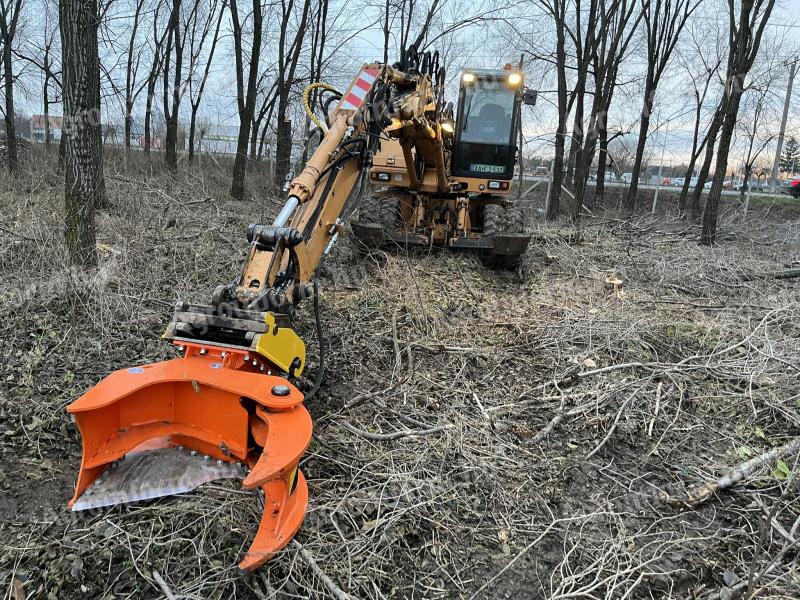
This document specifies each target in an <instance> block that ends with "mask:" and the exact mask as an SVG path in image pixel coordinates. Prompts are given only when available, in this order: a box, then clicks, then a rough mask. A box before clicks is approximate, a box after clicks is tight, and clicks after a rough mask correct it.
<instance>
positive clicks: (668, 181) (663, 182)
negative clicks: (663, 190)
mask: <svg viewBox="0 0 800 600" xmlns="http://www.w3.org/2000/svg"><path fill="white" fill-rule="evenodd" d="M661 185H672V179H670V178H669V177H664V179H662V180H661Z"/></svg>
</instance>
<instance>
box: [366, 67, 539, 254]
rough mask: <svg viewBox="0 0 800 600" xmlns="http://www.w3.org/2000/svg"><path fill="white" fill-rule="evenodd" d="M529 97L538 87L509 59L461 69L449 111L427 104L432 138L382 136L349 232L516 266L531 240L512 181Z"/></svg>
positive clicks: (532, 99)
mask: <svg viewBox="0 0 800 600" xmlns="http://www.w3.org/2000/svg"><path fill="white" fill-rule="evenodd" d="M442 87H443V86H442ZM535 103H536V92H534V91H532V90H528V89H527V88H525V86H524V74H523V72H522V71H520V70H515V69H513V68H512V67H511V65H506V67H505V68H504V69H492V70H488V69H467V70H465V71H463V72H462V74H461V77H460V91H459V96H458V102H457V104H456V106H455V111H454V107H453V105H452V104H445V103H444V102H443V101H441V102H437V103H435V104H433V103H432V104H430V105H429V106H430V111H429V112H430V113H431V114H430V120H431V121H432V122H435V123H437V125H438V127H436V128H434V129H433V130H432V131H430V132H429V136H430V137H431V138H433V144H428V145H424V144H420V143H418V144H417V145H416V146H412V145H411V144H408V143H407V142H406V143H405V144H404V143H402V140H394V139H391V138H390V139H388V140H383V141H381V146H380V150H379V151H378V153H377V154H376V155H375V157H374V159H373V162H372V169H371V174H370V180H371V182H372V184H373V189H372V192H373V193H372V196H371V197H370V198H366V199H365V200H364V201H363V202H362V204H361V207H360V208H361V210H360V214H359V218H358V220H356V221H354V222H353V223H352V224H351V225H352V229H353V233H354V234H355V236H356V237H357V238H358V239H359V240H360V241H361V242H362V243H363V244H364V245H365V246H366V247H370V246H376V245H379V246H380V245H386V246H392V245H394V246H400V247H405V246H409V245H419V246H425V247H427V246H429V245H432V244H438V245H444V246H449V247H452V248H466V249H472V250H475V251H477V252H478V253H479V254H480V255H481V258H482V259H484V262H485V263H486V264H488V265H489V266H492V267H501V268H510V269H516V268H518V267H519V265H520V264H521V256H522V255H523V254H524V253H525V251H526V249H527V247H528V243H529V241H530V238H531V236H530V235H527V234H526V233H525V225H524V215H523V212H522V209H521V207H520V206H519V205H517V204H515V202H514V200H513V199H511V191H512V187H511V184H512V179H513V178H514V166H515V164H516V161H517V157H518V151H519V148H518V147H517V146H518V143H519V135H520V127H521V113H522V110H521V107H522V105H523V104H526V105H529V106H530V105H534V104H535ZM441 107H443V108H441ZM454 112H455V115H454V114H453V113H454ZM430 146H433V147H434V149H435V152H431V151H430Z"/></svg>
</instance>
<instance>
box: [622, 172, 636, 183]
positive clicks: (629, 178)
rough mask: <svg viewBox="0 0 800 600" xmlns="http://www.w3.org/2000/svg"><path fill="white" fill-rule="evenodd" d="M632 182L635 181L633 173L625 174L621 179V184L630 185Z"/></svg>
mask: <svg viewBox="0 0 800 600" xmlns="http://www.w3.org/2000/svg"><path fill="white" fill-rule="evenodd" d="M631 181H633V173H623V174H622V175H621V176H620V178H619V182H620V183H630V182H631Z"/></svg>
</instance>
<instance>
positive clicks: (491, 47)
mask: <svg viewBox="0 0 800 600" xmlns="http://www.w3.org/2000/svg"><path fill="white" fill-rule="evenodd" d="M486 1H491V0H486ZM709 1H710V0H709ZM778 3H779V4H778V7H777V9H776V12H775V14H774V15H773V16H772V18H771V23H770V26H769V27H770V31H772V32H774V33H781V34H782V35H783V36H784V37H785V38H787V39H789V41H790V42H793V43H794V46H795V48H796V49H800V0H778ZM346 4H347V5H348V6H350V7H353V6H356V8H357V5H354V4H352V3H346ZM377 4H381V5H382V2H381V3H377ZM377 4H376V5H375V7H373V8H369V7H368V5H366V4H365V5H364V6H365V8H364V9H363V10H357V11H356V12H355V13H348V14H346V15H344V16H343V17H342V20H340V22H339V23H338V24H337V27H338V29H339V31H340V33H341V35H343V36H347V37H349V38H351V39H349V41H347V43H346V45H345V46H344V47H343V48H342V49H341V50H340V51H339V52H338V56H337V60H336V64H335V65H334V66H333V68H332V69H331V70H330V71H329V72H328V73H327V74H326V79H328V80H329V81H330V83H333V84H334V85H337V86H340V87H342V86H345V85H347V82H348V80H349V79H350V76H351V75H350V74H351V73H353V74H354V73H355V72H356V71H357V68H358V64H360V63H361V62H371V61H373V60H376V59H381V58H382V55H383V32H382V30H381V26H380V24H379V23H376V24H375V25H374V26H372V27H369V28H366V29H364V28H365V26H366V25H367V24H369V23H370V22H377V21H379V16H380V15H379V12H380V9H379V8H378V7H377ZM449 5H453V6H458V5H457V4H454V3H453V2H451V3H448V4H446V7H449ZM462 6H463V5H462ZM466 6H470V9H472V10H475V11H477V10H480V8H478V7H479V3H477V4H469V5H466ZM447 11H448V8H446V9H445V12H444V14H443V15H442V20H443V21H444V23H445V24H446V23H448V22H452V21H453V20H456V19H459V18H463V14H461V13H459V12H449V13H448V12H447ZM353 15H355V16H356V18H353ZM503 16H505V17H508V16H509V15H508V13H507V11H506V12H505V13H504V14H503ZM702 18H705V19H709V18H713V17H709V16H708V15H706V16H704V17H702ZM718 18H719V20H720V25H721V26H722V27H723V28H725V27H726V26H727V15H726V14H724V13H722V14H720V15H719V17H718ZM503 35H504V34H503V33H502V32H501V31H499V30H498V28H497V26H491V27H487V26H486V25H479V26H472V27H468V28H466V29H463V30H462V31H461V32H460V33H459V34H458V35H457V36H455V38H454V40H451V41H450V42H449V47H448V48H447V49H446V53H448V54H449V57H450V64H449V65H448V79H449V81H450V85H449V89H448V98H449V99H451V100H455V99H456V93H457V81H458V72H459V71H460V69H461V67H463V66H469V67H473V68H481V67H485V68H498V67H502V66H503V65H504V64H505V63H506V62H514V63H516V62H517V61H518V60H519V50H517V49H515V48H514V47H513V46H512V45H510V44H506V45H504V44H503ZM224 43H226V44H228V45H229V46H230V39H228V40H227V41H226V42H224ZM226 50H227V49H226ZM228 52H229V51H228ZM631 54H632V56H631V59H630V60H629V61H628V63H627V66H625V67H624V68H623V71H622V73H621V77H620V79H623V78H624V79H626V80H628V84H627V85H626V86H624V87H621V88H620V92H618V94H617V96H616V97H615V102H614V106H613V108H612V114H610V115H609V126H610V128H611V129H617V130H622V131H624V132H626V133H627V132H631V133H630V134H628V135H625V136H623V137H622V138H621V139H622V141H623V142H625V143H627V144H629V145H631V146H634V145H635V141H636V140H635V138H636V132H637V131H638V115H639V113H640V110H641V94H640V93H639V90H638V89H637V86H638V85H639V84H638V82H637V78H638V80H640V79H641V72H642V69H643V66H644V65H642V64H641V61H640V60H639V61H638V64H637V60H636V56H637V51H636V50H634V51H633V52H632V53H631ZM218 55H219V56H220V57H222V56H225V51H223V48H220V50H218ZM787 58H788V56H787ZM394 59H395V57H391V58H390V60H394ZM689 68H691V65H690V66H689ZM527 70H528V81H527V84H528V85H530V86H531V87H534V88H537V89H539V90H541V94H540V102H539V104H538V106H537V107H536V108H535V109H532V110H531V109H528V108H526V114H525V115H524V131H525V138H526V147H525V152H526V154H529V155H535V154H543V155H547V154H549V153H552V139H553V132H554V130H555V123H556V119H557V113H556V111H555V110H554V108H553V106H554V101H555V97H554V94H553V93H552V90H553V89H554V87H555V84H554V81H553V77H552V70H549V69H547V70H545V69H543V68H541V67H539V66H537V65H535V64H533V65H529V68H528V69H527ZM671 70H672V71H673V72H674V73H676V74H675V75H671V76H669V77H667V79H666V80H665V82H664V84H663V85H662V89H661V91H660V92H659V96H658V99H657V112H656V114H655V115H654V118H653V125H652V133H651V138H650V144H649V145H650V147H651V148H650V149H651V151H652V152H653V154H654V155H656V156H659V155H661V154H663V156H664V162H665V163H669V162H671V163H675V164H677V163H679V162H681V161H682V160H685V157H686V153H687V151H688V149H689V148H690V147H691V138H692V133H693V122H692V119H693V114H692V110H691V106H690V104H691V102H690V97H689V95H688V94H687V91H688V90H687V88H686V81H685V76H686V72H685V69H684V70H681V69H678V68H677V67H675V68H672V69H671ZM756 70H757V69H756ZM231 71H232V70H231V69H230V64H229V60H226V59H223V58H218V60H217V63H216V66H215V70H214V72H213V74H212V79H211V81H210V82H209V86H208V92H207V94H206V96H205V98H204V108H203V109H202V112H203V116H204V117H206V118H207V119H208V120H210V121H211V122H216V123H218V124H221V125H235V124H236V123H238V118H237V116H236V108H235V96H234V90H235V86H234V85H233V84H234V80H233V75H232V72H231ZM27 87H28V88H29V93H28V94H22V95H21V98H20V99H19V101H18V107H19V108H20V109H21V110H22V111H23V112H26V113H27V114H34V113H40V112H41V102H40V100H39V97H40V93H38V92H37V91H35V88H36V85H35V84H31V85H29V86H27ZM773 87H774V88H775V89H774V91H773V92H771V95H772V99H771V101H770V103H771V106H772V110H773V112H775V111H776V110H777V111H778V112H779V108H780V106H782V102H783V95H784V94H785V82H781V81H780V78H779V77H778V78H777V79H776V81H775V82H774V84H773ZM779 88H780V89H779ZM781 90H782V91H781ZM117 102H118V101H117ZM779 105H780V106H779ZM776 106H777V107H778V108H777V109H776V108H775V107H776ZM187 108H188V101H184V103H183V109H184V110H186V109H187ZM51 112H58V108H57V107H54V109H53V110H52V111H51ZM105 112H106V115H107V116H108V118H109V119H111V120H113V119H116V120H119V118H120V115H121V111H120V108H119V107H117V106H113V105H109V106H108V107H107V109H106V111H105ZM798 114H800V77H798V81H797V82H796V85H795V94H794V96H793V102H792V111H791V113H790V123H789V127H788V130H789V131H790V133H791V132H797V133H798V134H800V117H798ZM186 116H187V117H188V113H187V114H186ZM745 118H746V117H745ZM779 120H780V119H779V118H777V117H776V116H775V115H772V116H771V118H769V119H767V118H765V119H764V121H778V122H779ZM767 129H769V130H770V131H767ZM775 129H777V125H770V126H769V127H766V128H765V132H764V136H766V137H769V136H770V135H772V136H773V137H774V135H775V133H776V132H774V131H771V130H775ZM766 151H768V148H767V149H766V150H765V152H766Z"/></svg>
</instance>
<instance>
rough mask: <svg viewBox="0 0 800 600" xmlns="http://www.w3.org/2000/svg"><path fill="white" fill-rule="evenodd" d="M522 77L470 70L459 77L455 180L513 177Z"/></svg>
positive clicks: (454, 162) (453, 156)
mask: <svg viewBox="0 0 800 600" xmlns="http://www.w3.org/2000/svg"><path fill="white" fill-rule="evenodd" d="M521 86H522V76H521V75H520V73H519V72H517V71H507V70H503V71H486V70H477V69H473V70H469V71H465V72H464V73H463V74H462V76H461V89H460V92H459V97H458V110H457V115H458V119H457V121H456V127H455V139H454V140H453V155H452V169H451V171H452V174H453V175H454V176H456V177H459V176H460V177H480V178H485V177H490V178H491V179H501V180H509V179H511V178H512V177H513V176H514V164H515V162H516V152H517V137H518V131H519V129H518V128H519V116H520V110H519V105H520V98H521Z"/></svg>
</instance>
